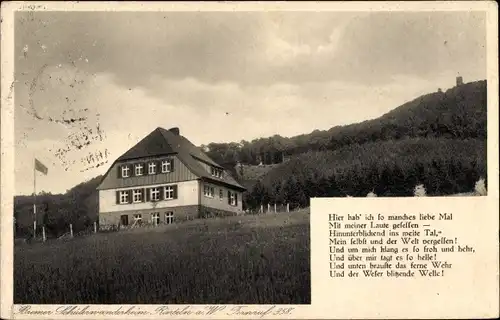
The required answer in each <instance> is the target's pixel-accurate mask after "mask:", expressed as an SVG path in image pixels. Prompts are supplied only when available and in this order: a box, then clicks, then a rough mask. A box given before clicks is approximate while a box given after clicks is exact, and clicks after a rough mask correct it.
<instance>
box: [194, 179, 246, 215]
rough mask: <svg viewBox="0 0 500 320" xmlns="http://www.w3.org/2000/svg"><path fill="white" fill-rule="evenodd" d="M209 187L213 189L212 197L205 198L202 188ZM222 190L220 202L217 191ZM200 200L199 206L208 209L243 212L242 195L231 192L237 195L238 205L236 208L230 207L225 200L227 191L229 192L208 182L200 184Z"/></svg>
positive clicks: (225, 188) (223, 187)
mask: <svg viewBox="0 0 500 320" xmlns="http://www.w3.org/2000/svg"><path fill="white" fill-rule="evenodd" d="M205 185H209V186H212V187H214V197H213V198H210V197H206V196H205V191H204V190H205V189H204V186H205ZM220 189H222V194H223V196H224V197H223V198H222V200H220V198H219V190H220ZM199 190H200V199H201V204H202V205H204V206H207V207H210V208H215V209H220V210H226V211H233V212H239V211H242V210H243V201H242V198H243V197H242V193H241V192H239V191H235V190H231V191H233V192H236V193H237V194H238V205H237V206H232V205H230V204H228V199H227V191H228V190H229V189H228V188H227V187H225V186H221V185H217V184H213V183H208V182H200V189H199Z"/></svg>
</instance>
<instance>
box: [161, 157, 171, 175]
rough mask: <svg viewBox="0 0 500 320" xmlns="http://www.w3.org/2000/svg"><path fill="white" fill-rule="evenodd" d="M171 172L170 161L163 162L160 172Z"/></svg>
mask: <svg viewBox="0 0 500 320" xmlns="http://www.w3.org/2000/svg"><path fill="white" fill-rule="evenodd" d="M171 171H172V160H171V159H169V160H163V161H162V162H161V172H163V173H165V172H171Z"/></svg>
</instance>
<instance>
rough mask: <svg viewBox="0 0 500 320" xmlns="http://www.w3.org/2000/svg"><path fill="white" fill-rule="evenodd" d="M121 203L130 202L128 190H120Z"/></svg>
mask: <svg viewBox="0 0 500 320" xmlns="http://www.w3.org/2000/svg"><path fill="white" fill-rule="evenodd" d="M120 203H121V204H123V203H128V191H120Z"/></svg>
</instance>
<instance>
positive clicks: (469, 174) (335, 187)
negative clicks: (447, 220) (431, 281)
mask: <svg viewBox="0 0 500 320" xmlns="http://www.w3.org/2000/svg"><path fill="white" fill-rule="evenodd" d="M481 177H482V178H486V142H485V141H482V140H478V139H466V140H458V139H446V138H439V139H436V138H413V139H402V140H397V141H377V142H368V143H365V144H352V145H350V146H346V147H342V148H340V149H338V150H329V151H311V152H308V153H305V154H301V155H300V156H298V157H296V158H294V159H292V160H290V161H288V162H286V163H283V164H281V165H278V166H276V167H275V168H274V169H273V170H271V171H269V172H268V173H267V174H265V175H264V176H262V177H261V179H259V181H258V182H257V183H256V184H255V186H254V188H253V189H252V190H251V191H250V192H249V194H247V204H248V205H249V207H251V208H255V207H258V206H259V205H260V204H261V203H268V202H270V203H274V202H277V203H287V202H289V203H291V204H292V207H294V206H301V207H303V206H306V205H308V203H309V197H326V196H327V197H345V196H348V195H349V196H354V197H356V196H359V197H365V196H366V195H367V194H368V193H369V192H374V193H375V194H377V195H378V196H412V195H413V191H414V188H415V186H416V185H417V184H423V185H424V187H425V189H426V191H427V194H428V195H429V196H442V195H451V194H457V193H465V192H470V191H471V190H473V189H474V185H475V182H476V181H477V180H478V179H479V178H481Z"/></svg>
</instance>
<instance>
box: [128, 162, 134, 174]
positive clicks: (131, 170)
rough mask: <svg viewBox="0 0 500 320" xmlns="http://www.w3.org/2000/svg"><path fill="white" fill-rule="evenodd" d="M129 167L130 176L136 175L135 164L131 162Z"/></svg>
mask: <svg viewBox="0 0 500 320" xmlns="http://www.w3.org/2000/svg"><path fill="white" fill-rule="evenodd" d="M128 167H129V169H130V170H129V176H131V177H135V165H134V164H130V165H128Z"/></svg>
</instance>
